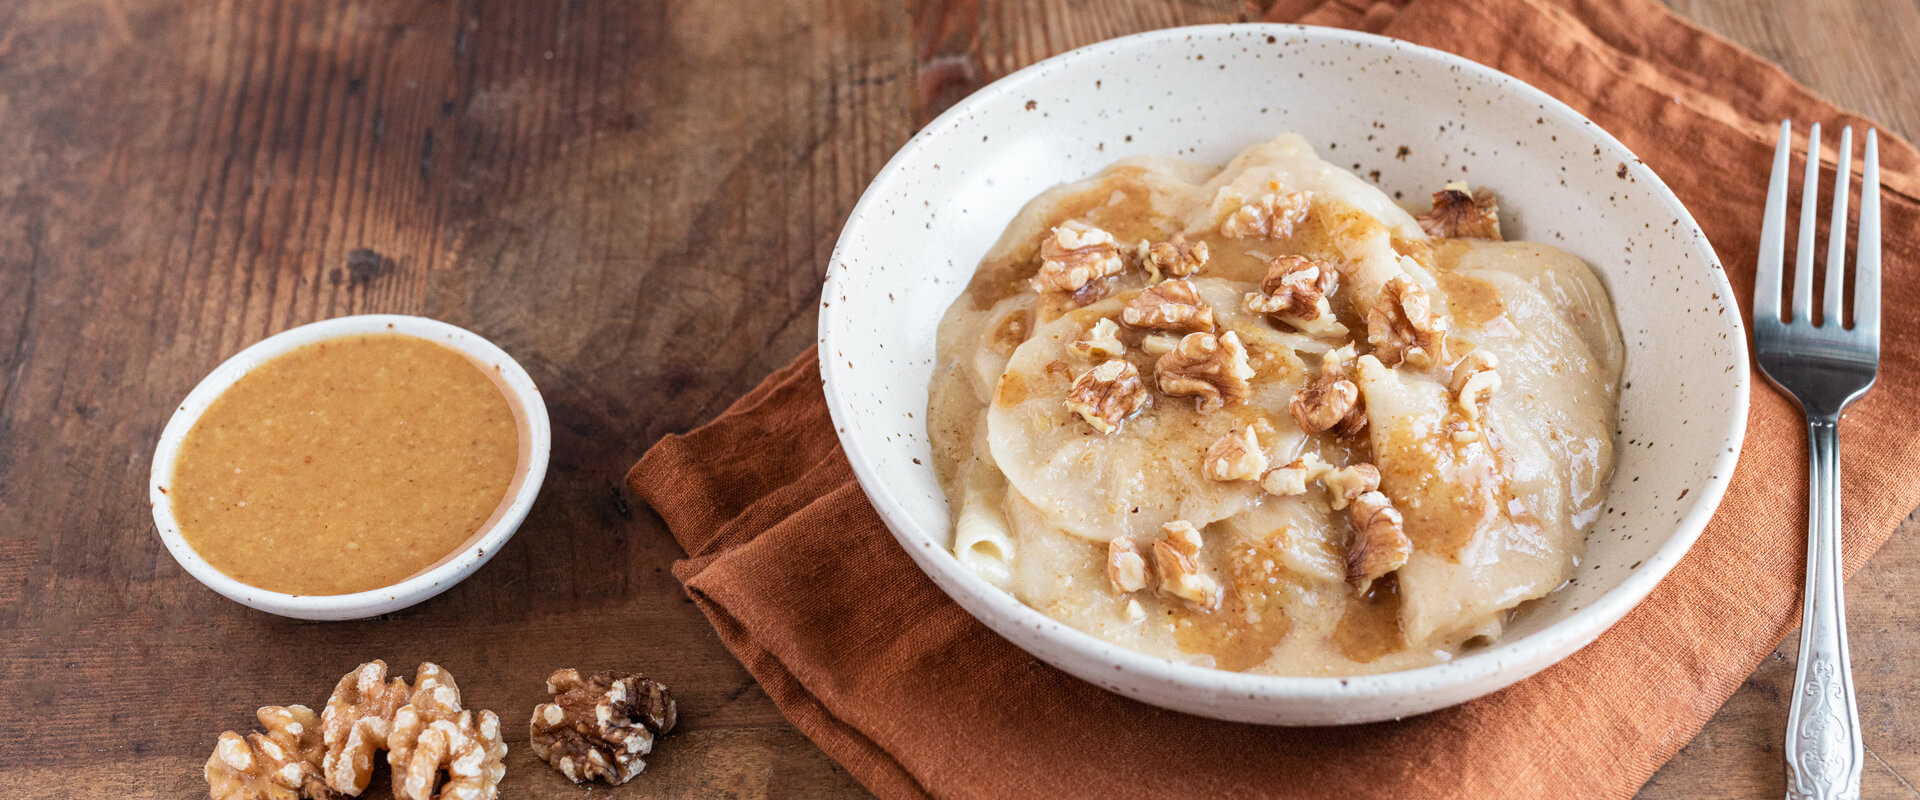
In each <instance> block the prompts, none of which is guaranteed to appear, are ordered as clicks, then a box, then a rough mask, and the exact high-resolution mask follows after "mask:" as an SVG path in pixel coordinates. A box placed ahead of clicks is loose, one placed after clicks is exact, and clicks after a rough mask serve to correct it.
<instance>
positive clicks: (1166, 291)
mask: <svg viewBox="0 0 1920 800" xmlns="http://www.w3.org/2000/svg"><path fill="white" fill-rule="evenodd" d="M1120 321H1121V322H1124V323H1127V325H1128V326H1129V327H1134V328H1143V329H1145V330H1153V331H1174V332H1176V333H1196V332H1197V333H1212V332H1213V308H1212V307H1210V306H1208V305H1207V302H1206V301H1205V300H1202V299H1200V292H1198V291H1196V290H1195V289H1194V288H1193V284H1191V283H1188V282H1187V281H1184V280H1177V281H1167V282H1166V283H1160V284H1155V285H1153V286H1149V287H1147V288H1146V289H1144V290H1142V291H1141V292H1140V294H1138V295H1136V296H1134V298H1133V299H1132V300H1130V301H1128V302H1127V307H1126V308H1123V309H1121V310H1120Z"/></svg>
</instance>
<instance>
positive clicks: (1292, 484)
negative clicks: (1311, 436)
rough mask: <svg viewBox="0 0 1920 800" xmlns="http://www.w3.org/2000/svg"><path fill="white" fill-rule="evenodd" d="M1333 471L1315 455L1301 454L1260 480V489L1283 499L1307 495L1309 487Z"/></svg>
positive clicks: (1270, 471)
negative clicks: (1328, 471)
mask: <svg viewBox="0 0 1920 800" xmlns="http://www.w3.org/2000/svg"><path fill="white" fill-rule="evenodd" d="M1328 469H1331V468H1330V467H1328V466H1327V462H1325V461H1321V460H1320V456H1319V455H1317V454H1315V453H1301V454H1300V457H1299V458H1296V459H1294V460H1293V461H1291V462H1288V463H1287V464H1286V465H1285V466H1280V467H1275V468H1273V469H1272V470H1269V471H1268V472H1267V474H1266V475H1265V476H1263V477H1261V478H1260V488H1261V489H1263V490H1265V491H1266V493H1267V494H1273V495H1280V496H1282V497H1285V496H1289V495H1296V494H1306V493H1307V486H1308V485H1309V484H1311V483H1313V481H1314V480H1315V479H1316V478H1319V477H1320V476H1321V475H1324V474H1326V472H1327V470H1328Z"/></svg>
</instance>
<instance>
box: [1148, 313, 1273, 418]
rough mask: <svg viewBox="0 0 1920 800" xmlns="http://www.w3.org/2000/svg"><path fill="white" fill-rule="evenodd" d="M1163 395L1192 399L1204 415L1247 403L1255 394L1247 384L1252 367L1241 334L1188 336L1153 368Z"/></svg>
mask: <svg viewBox="0 0 1920 800" xmlns="http://www.w3.org/2000/svg"><path fill="white" fill-rule="evenodd" d="M1154 372H1155V374H1156V378H1157V380H1158V381H1159V383H1160V391H1161V392H1162V393H1164V394H1167V395H1169V396H1172V397H1185V396H1189V395H1191V396H1192V397H1194V398H1195V402H1196V403H1197V404H1198V406H1199V409H1200V411H1201V412H1202V413H1205V412H1210V411H1216V410H1218V409H1219V408H1220V407H1221V406H1222V405H1225V404H1227V403H1239V402H1244V401H1245V400H1246V399H1247V398H1248V397H1249V396H1251V395H1252V394H1253V386H1252V384H1250V383H1248V381H1250V380H1251V379H1252V378H1253V375H1254V372H1253V365H1251V364H1249V363H1247V348H1246V347H1245V346H1243V345H1241V344H1240V336H1239V334H1236V333H1234V332H1233V331H1228V332H1226V333H1224V334H1222V335H1220V336H1219V337H1218V338H1215V337H1214V335H1213V334H1210V333H1189V334H1187V335H1186V337H1185V338H1183V339H1181V340H1180V344H1178V345H1176V346H1175V347H1174V348H1173V350H1171V351H1169V352H1168V353H1167V354H1166V355H1163V356H1161V357H1160V360H1159V361H1157V362H1155V364H1154Z"/></svg>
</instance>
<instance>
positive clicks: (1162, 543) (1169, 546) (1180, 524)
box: [1153, 520, 1221, 611]
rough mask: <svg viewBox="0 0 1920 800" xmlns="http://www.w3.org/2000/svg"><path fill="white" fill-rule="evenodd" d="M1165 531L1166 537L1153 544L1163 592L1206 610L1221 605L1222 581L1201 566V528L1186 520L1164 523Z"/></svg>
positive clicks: (1162, 531) (1164, 535)
mask: <svg viewBox="0 0 1920 800" xmlns="http://www.w3.org/2000/svg"><path fill="white" fill-rule="evenodd" d="M1161 533H1162V534H1163V536H1162V537H1161V538H1160V539H1159V540H1158V541H1155V542H1154V543H1153V565H1154V567H1155V568H1156V569H1157V570H1158V571H1159V572H1160V592H1161V593H1162V594H1165V595H1168V596H1170V597H1177V598H1179V599H1181V600H1185V601H1186V602H1187V603H1188V604H1190V605H1192V606H1193V607H1194V608H1197V609H1200V610H1202V611H1212V610H1214V609H1215V608H1217V607H1219V605H1220V595H1221V588H1220V582H1219V581H1216V580H1214V579H1213V576H1211V575H1208V574H1206V573H1205V572H1203V571H1201V569H1200V531H1199V530H1198V529H1196V528H1194V527H1193V524H1192V523H1189V522H1187V521H1185V520H1174V521H1172V522H1169V523H1167V524H1166V525H1164V526H1161Z"/></svg>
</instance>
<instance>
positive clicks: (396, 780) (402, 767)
mask: <svg viewBox="0 0 1920 800" xmlns="http://www.w3.org/2000/svg"><path fill="white" fill-rule="evenodd" d="M396 727H397V726H396ZM395 752H398V751H395ZM391 755H392V754H389V756H391ZM506 759H507V743H506V741H505V740H504V739H502V738H501V736H500V717H498V716H496V715H495V714H494V713H493V712H491V711H480V712H474V711H461V712H460V713H459V715H458V716H455V717H454V718H452V719H436V720H434V721H433V722H432V723H430V724H428V725H427V726H426V727H425V728H424V729H422V730H421V731H420V732H419V734H418V735H417V736H415V737H414V739H413V743H412V747H411V748H409V749H408V751H407V759H406V761H405V762H404V763H400V762H395V764H394V768H393V769H394V773H393V784H394V789H393V795H394V797H396V798H398V800H494V798H497V797H499V796H500V779H501V778H504V777H506V774H507V765H506ZM443 771H444V772H445V773H446V776H447V779H446V781H445V783H444V784H442V783H441V782H440V773H441V772H443ZM436 785H438V786H439V788H438V791H436V790H435V786H436Z"/></svg>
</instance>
